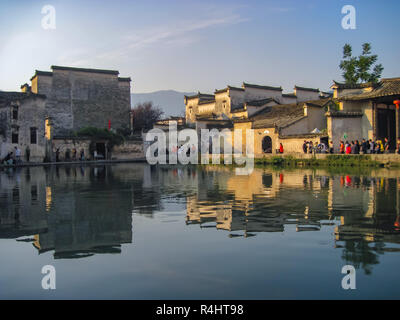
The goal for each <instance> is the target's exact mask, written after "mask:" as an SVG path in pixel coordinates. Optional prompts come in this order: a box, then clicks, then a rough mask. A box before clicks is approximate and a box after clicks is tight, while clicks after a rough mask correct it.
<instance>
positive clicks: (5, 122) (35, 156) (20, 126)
mask: <svg viewBox="0 0 400 320" xmlns="http://www.w3.org/2000/svg"><path fill="white" fill-rule="evenodd" d="M13 108H16V110H18V118H17V119H13V118H12V110H13ZM0 121H1V131H2V132H1V133H0V159H3V158H4V157H5V156H6V155H7V154H8V153H9V152H14V148H15V147H18V148H19V149H20V150H21V155H22V159H23V160H25V159H26V149H27V147H28V146H29V149H30V161H33V162H42V161H43V160H44V157H45V137H44V133H45V99H44V97H40V96H36V95H33V94H25V93H19V96H18V97H17V98H14V99H11V100H9V101H8V102H6V104H5V105H2V106H0ZM31 128H35V129H36V143H32V141H31ZM13 133H17V134H18V143H13V142H12V134H13Z"/></svg>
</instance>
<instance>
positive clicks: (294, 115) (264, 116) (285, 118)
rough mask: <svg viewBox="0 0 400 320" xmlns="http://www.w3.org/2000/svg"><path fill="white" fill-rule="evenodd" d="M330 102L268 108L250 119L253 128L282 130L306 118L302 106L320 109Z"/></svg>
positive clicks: (311, 101)
mask: <svg viewBox="0 0 400 320" xmlns="http://www.w3.org/2000/svg"><path fill="white" fill-rule="evenodd" d="M330 101H331V99H319V100H310V101H305V102H301V103H290V104H283V105H275V106H270V107H266V108H264V109H263V110H262V111H261V112H259V113H257V114H256V115H254V116H252V117H250V118H251V120H252V121H253V128H273V127H279V128H283V127H286V126H288V125H290V124H293V123H295V122H297V121H299V120H301V119H303V118H305V117H306V116H305V115H304V105H306V104H307V105H311V106H314V107H320V108H322V107H324V106H325V105H327V104H328V103H329V102H330Z"/></svg>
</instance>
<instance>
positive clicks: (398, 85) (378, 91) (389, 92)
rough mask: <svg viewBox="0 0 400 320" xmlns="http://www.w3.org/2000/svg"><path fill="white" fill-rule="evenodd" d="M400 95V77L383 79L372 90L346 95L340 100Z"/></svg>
mask: <svg viewBox="0 0 400 320" xmlns="http://www.w3.org/2000/svg"><path fill="white" fill-rule="evenodd" d="M396 95H400V78H390V79H382V80H381V81H380V82H379V83H378V84H376V85H374V88H373V89H372V91H370V92H364V93H360V94H353V95H350V94H349V95H346V96H343V97H341V98H340V100H353V101H354V100H367V99H374V98H379V97H386V96H396Z"/></svg>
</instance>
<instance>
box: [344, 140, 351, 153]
mask: <svg viewBox="0 0 400 320" xmlns="http://www.w3.org/2000/svg"><path fill="white" fill-rule="evenodd" d="M345 149H346V154H351V145H350V143H349V142H348V141H346V145H345Z"/></svg>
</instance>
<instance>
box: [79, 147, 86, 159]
mask: <svg viewBox="0 0 400 320" xmlns="http://www.w3.org/2000/svg"><path fill="white" fill-rule="evenodd" d="M80 160H81V161H84V160H85V151H84V150H83V149H81V156H80Z"/></svg>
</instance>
